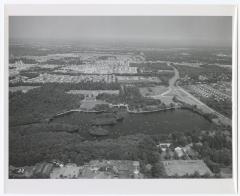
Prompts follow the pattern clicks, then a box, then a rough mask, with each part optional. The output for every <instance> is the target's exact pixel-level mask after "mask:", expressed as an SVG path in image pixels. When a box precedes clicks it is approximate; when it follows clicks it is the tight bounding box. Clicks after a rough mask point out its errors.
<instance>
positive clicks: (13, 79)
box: [9, 43, 232, 179]
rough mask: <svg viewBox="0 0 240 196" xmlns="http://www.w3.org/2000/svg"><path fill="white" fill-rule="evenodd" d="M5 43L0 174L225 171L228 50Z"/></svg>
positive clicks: (193, 174)
mask: <svg viewBox="0 0 240 196" xmlns="http://www.w3.org/2000/svg"><path fill="white" fill-rule="evenodd" d="M109 48H110V47H108V46H101V47H98V46H94V47H92V48H88V49H87V50H86V49H84V48H82V47H81V46H76V45H71V44H69V45H59V46H58V45H57V44H56V45H54V46H53V45H48V44H45V45H44V44H43V43H39V44H36V43H31V44H23V43H11V44H10V48H9V178H20V179H23V178H33V179H34V178H52V179H59V178H64V179H65V178H71V179H76V178H83V179H84V178H91V179H92V178H96V179H110V178H120V179H126V178H133V179H143V178H231V177H232V91H231V89H232V67H231V64H232V61H231V48H221V47H220V48H167V49H164V48H163V49H162V50H159V49H158V48H147V47H129V48H127V47H125V48H124V49H123V48H121V47H120V46H119V47H115V48H112V49H109Z"/></svg>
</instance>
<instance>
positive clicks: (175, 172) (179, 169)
mask: <svg viewBox="0 0 240 196" xmlns="http://www.w3.org/2000/svg"><path fill="white" fill-rule="evenodd" d="M163 166H164V169H165V172H166V175H167V176H185V175H194V174H195V173H196V172H197V173H198V174H199V175H200V176H203V175H206V174H208V175H210V176H211V175H213V174H212V172H211V171H210V169H209V168H208V167H207V166H206V164H205V163H204V162H203V161H202V160H171V161H163Z"/></svg>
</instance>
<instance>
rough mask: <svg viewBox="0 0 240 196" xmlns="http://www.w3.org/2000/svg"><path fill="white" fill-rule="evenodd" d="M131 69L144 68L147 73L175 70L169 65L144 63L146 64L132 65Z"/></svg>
mask: <svg viewBox="0 0 240 196" xmlns="http://www.w3.org/2000/svg"><path fill="white" fill-rule="evenodd" d="M130 66H131V67H138V68H142V69H143V70H145V71H152V72H157V71H158V70H173V68H172V67H170V66H168V65H167V63H160V62H152V63H151V62H144V63H130Z"/></svg>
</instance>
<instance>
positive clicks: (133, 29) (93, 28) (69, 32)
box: [9, 16, 232, 47]
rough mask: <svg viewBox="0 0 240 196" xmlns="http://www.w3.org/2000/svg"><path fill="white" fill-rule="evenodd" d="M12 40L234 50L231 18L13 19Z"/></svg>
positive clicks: (73, 17) (36, 17) (95, 17)
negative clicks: (232, 46) (230, 48)
mask: <svg viewBox="0 0 240 196" xmlns="http://www.w3.org/2000/svg"><path fill="white" fill-rule="evenodd" d="M9 40H10V42H11V41H16V40H31V41H46V42H47V41H62V42H64V41H66V42H68V41H70V42H74V41H76V42H86V43H87V42H90V43H94V42H96V43H97V42H110V43H115V44H118V43H120V44H121V43H123V44H124V43H128V42H129V43H135V44H139V43H140V44H149V45H162V46H178V47H198V46H205V47H208V46H209V47H214V46H216V47H217V46H222V47H230V46H231V44H232V43H231V42H232V18H231V17H229V16H11V17H9Z"/></svg>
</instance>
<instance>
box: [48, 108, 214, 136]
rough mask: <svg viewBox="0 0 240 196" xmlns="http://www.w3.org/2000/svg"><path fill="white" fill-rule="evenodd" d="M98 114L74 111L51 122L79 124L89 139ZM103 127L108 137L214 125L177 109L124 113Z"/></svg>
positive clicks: (83, 134) (203, 127)
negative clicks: (115, 122)
mask: <svg viewBox="0 0 240 196" xmlns="http://www.w3.org/2000/svg"><path fill="white" fill-rule="evenodd" d="M98 115H99V114H94V113H78V112H76V113H71V114H68V115H66V116H62V117H58V118H56V119H54V120H53V122H58V123H67V124H74V125H79V127H80V131H79V133H80V135H82V136H84V137H85V138H88V139H91V138H93V137H92V136H90V135H89V134H88V129H89V128H90V127H91V121H92V120H93V119H95V118H96V117H97V116H98ZM104 128H105V129H107V130H109V133H110V134H109V135H108V136H107V137H108V138H116V137H119V136H122V135H132V134H137V133H144V134H149V135H155V134H169V133H171V132H178V131H182V132H186V131H193V130H211V129H215V128H216V126H215V125H214V124H213V123H211V122H209V121H208V120H206V119H205V118H203V117H202V116H200V115H198V114H196V113H193V112H191V111H189V110H181V109H179V110H174V111H163V112H157V113H147V114H128V113H126V115H125V118H124V120H123V121H119V122H118V123H117V124H115V125H112V126H104Z"/></svg>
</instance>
